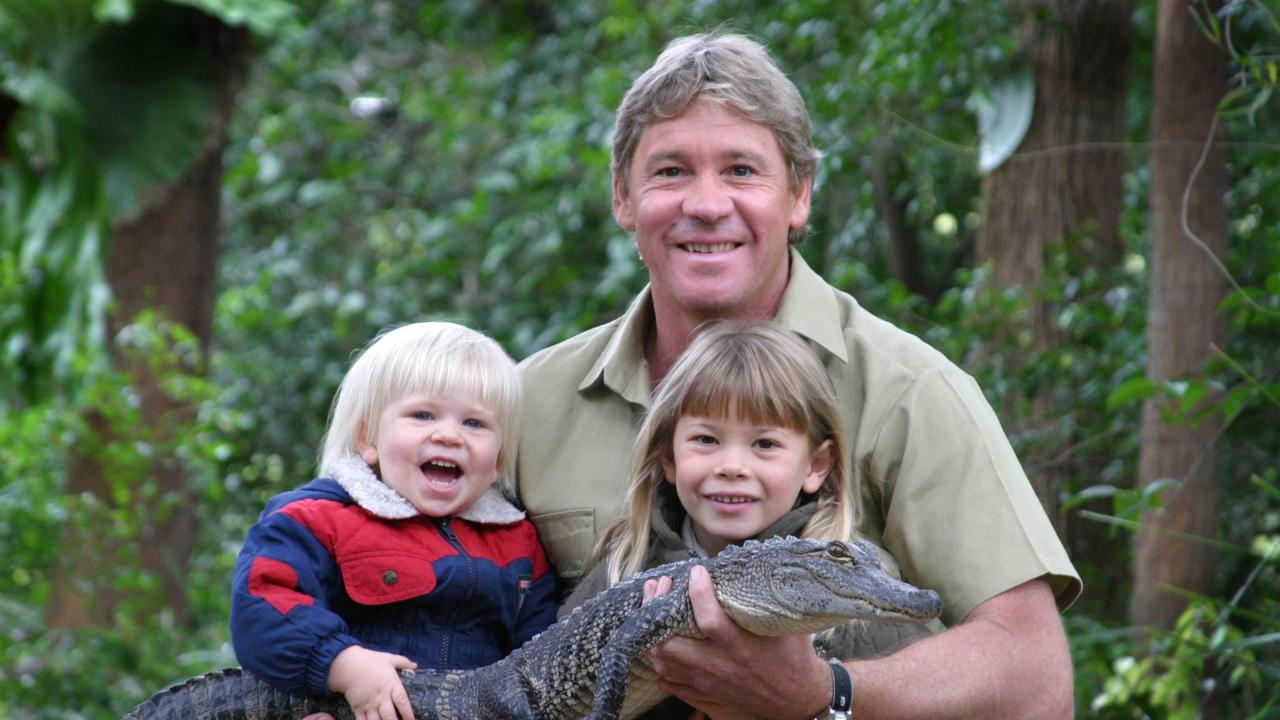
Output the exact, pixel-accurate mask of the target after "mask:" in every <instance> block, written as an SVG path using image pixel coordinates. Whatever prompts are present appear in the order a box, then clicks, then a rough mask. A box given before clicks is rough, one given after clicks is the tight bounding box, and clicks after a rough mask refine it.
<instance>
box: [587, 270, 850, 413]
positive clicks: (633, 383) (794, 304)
mask: <svg viewBox="0 0 1280 720" xmlns="http://www.w3.org/2000/svg"><path fill="white" fill-rule="evenodd" d="M790 254H791V276H790V277H789V278H788V279H787V289H786V290H785V291H784V292H783V294H782V302H781V303H780V304H779V305H778V312H777V314H776V315H775V316H774V318H773V319H774V321H775V322H777V323H778V324H779V325H782V326H783V327H785V328H787V329H789V330H792V331H794V332H796V333H799V334H800V335H801V336H803V337H805V338H807V339H808V340H810V341H812V342H813V343H815V344H816V345H817V346H818V347H821V348H822V349H823V350H825V351H827V352H828V353H830V354H831V355H833V356H835V357H836V358H838V359H839V360H840V361H841V362H848V361H849V354H848V351H847V350H846V348H845V344H844V331H843V329H842V325H841V322H840V307H839V305H837V303H836V297H835V294H834V293H833V292H832V291H831V286H830V285H828V284H827V282H826V281H825V280H823V279H822V277H821V276H820V275H818V273H816V272H814V271H813V268H810V267H809V264H808V263H806V262H805V261H804V258H803V257H802V256H801V255H800V253H799V252H798V251H796V249H795V248H794V247H793V248H791V250H790ZM652 318H653V299H652V297H651V295H650V290H649V286H647V285H646V286H645V288H644V289H643V290H641V291H640V294H639V295H638V296H636V299H635V300H634V301H632V303H631V305H630V306H629V307H628V308H627V310H626V312H624V313H623V314H622V317H620V318H619V319H618V320H617V328H616V329H615V330H614V332H613V335H612V336H611V337H610V338H609V342H608V344H607V345H605V348H604V351H603V352H601V353H600V357H599V358H597V359H596V362H595V364H594V365H592V367H591V369H590V370H589V371H587V374H586V375H585V376H584V377H583V378H582V382H581V383H579V385H578V390H579V391H583V390H586V389H587V388H589V387H591V386H592V385H595V384H596V383H600V382H603V383H604V385H605V387H608V388H609V389H610V390H612V391H613V392H615V393H617V394H618V395H621V396H622V397H623V398H624V399H626V400H627V401H628V402H631V403H633V404H636V405H640V406H642V407H648V406H649V401H650V392H649V363H648V361H647V360H645V356H644V344H645V343H644V341H645V337H646V335H647V333H648V332H649V331H650V327H651V326H652V324H653V319H652Z"/></svg>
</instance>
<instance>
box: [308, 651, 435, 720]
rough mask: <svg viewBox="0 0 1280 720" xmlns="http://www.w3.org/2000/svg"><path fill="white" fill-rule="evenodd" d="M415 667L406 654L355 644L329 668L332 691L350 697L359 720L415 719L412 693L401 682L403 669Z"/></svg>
mask: <svg viewBox="0 0 1280 720" xmlns="http://www.w3.org/2000/svg"><path fill="white" fill-rule="evenodd" d="M415 667H417V664H416V663H414V662H413V661H412V660H410V659H409V658H407V657H404V656H403V655H393V654H391V653H384V652H378V651H376V650H368V649H365V648H362V647H360V646H359V645H352V646H351V647H348V648H347V649H346V650H343V651H342V652H340V653H338V656H337V657H336V658H334V659H333V665H332V666H330V667H329V689H330V690H332V691H334V692H340V693H342V694H343V696H344V697H346V699H347V703H348V704H349V705H351V710H352V712H353V713H355V717H356V720H396V718H397V717H399V718H403V719H404V720H413V708H412V707H411V706H410V705H409V693H407V692H405V689H404V683H402V682H400V670H409V669H412V668H415ZM397 712H399V715H397V714H396V713H397ZM309 717H310V718H313V719H316V718H320V717H324V716H323V715H312V716H309Z"/></svg>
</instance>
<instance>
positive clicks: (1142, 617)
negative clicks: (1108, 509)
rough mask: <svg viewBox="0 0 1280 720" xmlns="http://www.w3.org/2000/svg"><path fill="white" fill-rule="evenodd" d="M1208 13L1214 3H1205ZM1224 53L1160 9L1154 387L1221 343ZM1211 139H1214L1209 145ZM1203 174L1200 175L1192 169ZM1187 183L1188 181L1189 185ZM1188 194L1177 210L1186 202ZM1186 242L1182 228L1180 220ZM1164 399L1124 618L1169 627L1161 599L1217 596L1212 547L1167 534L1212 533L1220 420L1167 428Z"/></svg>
mask: <svg viewBox="0 0 1280 720" xmlns="http://www.w3.org/2000/svg"><path fill="white" fill-rule="evenodd" d="M1210 5H1211V7H1212V8H1214V9H1216V8H1218V7H1220V5H1221V3H1219V2H1214V3H1210ZM1226 78H1227V67H1226V58H1225V56H1224V53H1223V51H1222V50H1221V49H1220V48H1218V47H1215V46H1214V45H1213V44H1212V43H1211V42H1210V41H1209V39H1208V38H1206V37H1205V36H1204V35H1203V34H1202V33H1201V32H1200V30H1199V29H1198V28H1197V27H1196V25H1195V23H1194V21H1193V19H1192V18H1191V17H1190V16H1189V15H1188V13H1187V3H1186V2H1185V1H1180V0H1161V2H1160V13H1159V22H1158V25H1157V34H1156V54H1155V97H1154V103H1153V108H1152V122H1151V175H1152V183H1151V244H1152V248H1151V305H1150V307H1149V309H1148V314H1147V341H1148V345H1149V347H1150V351H1149V353H1150V356H1149V359H1148V370H1147V374H1148V376H1150V377H1151V378H1153V379H1156V380H1166V379H1172V378H1178V377H1182V376H1186V375H1191V374H1196V373H1199V372H1200V371H1201V370H1203V368H1204V366H1205V363H1206V361H1207V360H1209V359H1210V358H1211V356H1212V349H1211V345H1212V344H1214V343H1217V344H1221V342H1222V335H1223V332H1224V331H1223V324H1222V321H1221V319H1220V318H1219V317H1218V314H1217V308H1218V305H1219V303H1220V302H1221V301H1222V299H1223V296H1224V293H1225V282H1224V279H1223V277H1222V275H1221V274H1220V272H1219V271H1218V269H1217V268H1216V267H1215V266H1214V264H1213V262H1212V259H1211V258H1210V257H1208V256H1207V253H1209V252H1211V253H1213V255H1214V256H1216V257H1217V258H1218V259H1219V260H1220V261H1224V262H1225V260H1226V250H1227V217H1226V205H1225V200H1224V195H1225V193H1226V187H1227V186H1226V161H1225V153H1224V150H1223V145H1222V133H1221V128H1217V130H1216V131H1215V130H1211V128H1216V126H1215V125H1214V124H1213V121H1214V117H1215V113H1216V110H1217V104H1218V101H1219V100H1221V98H1222V97H1223V94H1224V92H1225V91H1226ZM1211 133H1212V137H1211ZM1202 154H1203V165H1202V166H1201V167H1200V168H1199V169H1198V170H1197V163H1199V162H1201V157H1202ZM1193 176H1194V177H1193ZM1188 185H1190V192H1189V194H1188V195H1187V197H1186V204H1185V207H1184V203H1183V195H1184V193H1185V192H1186V191H1187V188H1188ZM1184 212H1185V214H1186V219H1187V222H1188V224H1189V227H1190V230H1191V232H1192V233H1194V234H1195V236H1196V237H1198V238H1199V240H1200V243H1203V246H1202V245H1201V244H1200V243H1197V242H1196V241H1195V240H1193V239H1192V238H1191V237H1190V236H1189V235H1188V234H1187V233H1186V232H1185V231H1184V229H1183V226H1182V218H1183V213H1184ZM1161 404H1162V403H1161V401H1159V400H1153V401H1149V402H1148V403H1147V404H1146V405H1145V407H1144V408H1143V417H1142V449H1141V452H1140V455H1139V461H1138V482H1139V484H1140V486H1146V485H1147V484H1149V483H1151V482H1153V481H1155V480H1158V479H1160V478H1174V479H1177V480H1179V481H1181V482H1180V485H1179V486H1178V487H1177V488H1175V489H1174V490H1172V491H1170V492H1167V493H1166V494H1165V495H1164V509H1163V510H1162V511H1158V512H1150V513H1147V514H1146V515H1144V517H1143V524H1142V528H1141V530H1140V531H1139V533H1138V540H1137V552H1136V554H1135V556H1134V581H1133V594H1132V596H1131V600H1130V605H1129V612H1130V619H1131V620H1132V622H1133V623H1134V624H1136V625H1142V626H1148V627H1154V628H1171V627H1173V625H1174V623H1175V621H1176V620H1177V618H1178V615H1180V614H1181V613H1182V611H1183V610H1184V609H1185V608H1186V600H1184V599H1183V598H1182V597H1181V596H1179V595H1176V594H1174V593H1171V592H1169V591H1168V588H1181V589H1185V590H1191V591H1194V592H1198V593H1204V594H1206V595H1214V594H1216V591H1217V557H1216V554H1215V553H1214V550H1213V548H1212V547H1210V546H1209V545H1206V544H1203V543H1197V542H1193V541H1188V540H1185V539H1182V538H1180V537H1176V536H1174V535H1171V534H1170V532H1169V531H1173V532H1178V533H1192V534H1195V535H1202V536H1212V535H1215V534H1216V530H1217V523H1218V480H1217V469H1216V465H1217V453H1216V449H1215V447H1214V439H1215V437H1216V435H1217V433H1218V430H1219V428H1220V427H1221V423H1222V420H1221V416H1219V415H1217V414H1214V415H1213V416H1211V417H1210V418H1209V419H1206V420H1205V421H1203V422H1201V423H1200V424H1198V425H1195V426H1189V425H1183V424H1179V425H1171V424H1169V423H1166V422H1165V421H1164V420H1163V419H1162V417H1161V413H1160V410H1161Z"/></svg>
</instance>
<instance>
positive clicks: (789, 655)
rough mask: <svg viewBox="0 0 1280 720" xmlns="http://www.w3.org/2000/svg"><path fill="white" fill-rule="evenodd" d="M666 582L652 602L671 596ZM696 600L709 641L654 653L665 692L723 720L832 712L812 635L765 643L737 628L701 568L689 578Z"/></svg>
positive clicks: (669, 645) (668, 645)
mask: <svg viewBox="0 0 1280 720" xmlns="http://www.w3.org/2000/svg"><path fill="white" fill-rule="evenodd" d="M663 580H664V581H665V584H664V585H662V586H660V587H659V586H656V585H655V586H654V587H653V590H654V592H652V593H651V592H650V587H649V586H646V588H645V590H646V594H645V597H646V599H648V598H649V597H652V595H654V594H659V595H660V594H663V593H664V592H665V591H666V590H669V589H670V586H671V581H670V579H668V578H663ZM651 582H653V581H651ZM658 591H661V592H658ZM689 599H690V601H691V602H692V603H693V614H694V617H695V618H696V619H697V621H698V627H699V628H700V629H701V630H702V632H703V634H704V635H706V636H707V639H706V640H694V639H692V638H687V637H682V636H677V637H673V638H671V639H670V640H667V641H666V642H665V643H663V644H662V645H660V646H658V647H657V648H655V649H654V650H653V651H651V652H650V653H649V661H650V662H651V663H652V664H653V667H654V669H655V670H657V671H658V675H659V676H660V677H659V680H658V687H659V688H661V689H662V690H664V691H666V692H669V693H671V694H672V695H675V696H677V697H679V698H680V699H681V700H683V701H685V702H686V703H688V704H690V705H692V706H694V707H695V708H698V709H699V710H701V711H703V712H705V713H707V714H708V715H709V716H711V717H713V718H716V720H725V719H728V718H752V717H767V718H788V717H795V718H802V717H803V718H811V717H813V716H815V715H818V714H820V713H821V712H822V711H823V710H825V709H826V707H827V704H828V702H829V701H830V698H831V681H830V673H829V672H828V671H827V668H826V664H825V663H824V662H823V661H822V660H821V659H820V658H819V657H818V655H817V653H816V652H815V651H814V649H813V643H812V641H811V640H810V639H809V637H808V636H807V635H789V636H785V637H761V636H759V635H754V634H752V633H749V632H747V631H746V630H743V629H742V628H740V627H738V626H737V625H736V624H735V623H734V622H733V620H731V619H729V616H728V615H725V613H724V610H723V609H722V608H721V607H720V603H719V601H717V600H716V596H715V589H714V588H713V587H712V584H711V578H710V576H708V575H707V571H706V569H705V568H702V567H694V568H693V569H692V570H691V571H690V573H689ZM727 698H732V700H731V701H726V699H727ZM730 702H731V704H730Z"/></svg>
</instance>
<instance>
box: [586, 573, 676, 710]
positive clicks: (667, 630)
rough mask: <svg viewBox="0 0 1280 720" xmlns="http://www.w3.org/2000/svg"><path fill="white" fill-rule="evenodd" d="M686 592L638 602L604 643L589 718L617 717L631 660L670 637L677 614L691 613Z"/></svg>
mask: <svg viewBox="0 0 1280 720" xmlns="http://www.w3.org/2000/svg"><path fill="white" fill-rule="evenodd" d="M688 603H689V595H688V593H686V592H671V593H669V594H667V595H661V596H659V597H656V598H654V599H652V600H650V601H649V602H647V603H645V604H644V605H642V606H640V607H639V608H638V609H637V610H636V611H635V612H634V613H632V614H631V616H630V617H628V618H627V619H626V620H625V621H624V622H623V623H622V625H620V626H619V627H618V630H617V632H615V633H614V634H613V637H612V638H610V640H609V643H608V644H607V645H605V648H604V651H603V653H602V654H601V658H600V668H599V672H598V673H597V674H596V696H595V704H594V705H593V706H592V708H591V714H590V715H589V716H588V720H618V717H619V716H620V714H621V713H622V703H623V700H625V695H626V691H627V681H628V676H629V674H630V672H631V663H632V661H633V660H635V659H636V658H638V657H640V656H641V655H643V654H644V653H646V652H648V651H649V650H652V649H653V648H655V647H657V646H658V645H660V644H661V643H662V642H663V641H664V640H666V639H667V638H669V637H671V635H672V634H673V633H674V632H675V629H676V625H678V624H679V623H678V621H677V620H678V618H685V617H693V610H692V607H688V608H683V612H682V611H681V607H680V606H681V605H687V604H688Z"/></svg>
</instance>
